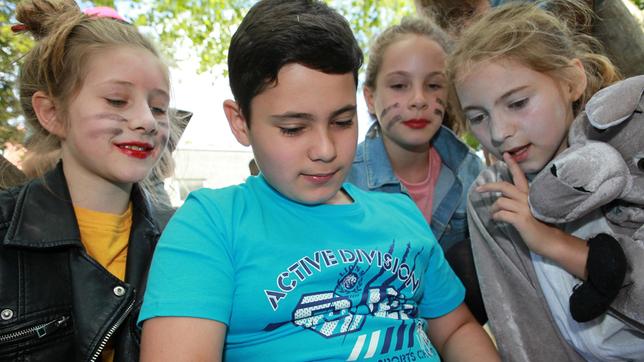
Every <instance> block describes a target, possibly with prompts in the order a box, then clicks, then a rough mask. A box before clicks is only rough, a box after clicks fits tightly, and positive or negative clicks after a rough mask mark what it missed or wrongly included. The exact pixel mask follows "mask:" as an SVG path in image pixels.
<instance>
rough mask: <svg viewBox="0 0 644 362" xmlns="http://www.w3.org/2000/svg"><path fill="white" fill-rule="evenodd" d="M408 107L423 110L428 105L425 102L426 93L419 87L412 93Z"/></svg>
mask: <svg viewBox="0 0 644 362" xmlns="http://www.w3.org/2000/svg"><path fill="white" fill-rule="evenodd" d="M409 106H410V108H412V109H416V110H423V109H425V108H427V107H428V106H429V104H428V102H427V95H426V94H425V92H424V91H423V89H421V88H418V87H417V88H415V89H414V91H413V93H412V98H411V101H410V103H409Z"/></svg>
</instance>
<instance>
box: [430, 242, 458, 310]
mask: <svg viewBox="0 0 644 362" xmlns="http://www.w3.org/2000/svg"><path fill="white" fill-rule="evenodd" d="M464 299H465V287H464V286H463V283H461V280H460V279H459V278H458V277H457V276H456V274H455V273H454V271H453V270H452V268H451V267H450V266H449V263H448V262H447V260H446V259H445V256H444V255H443V250H442V249H441V247H440V246H439V245H438V243H435V244H434V247H433V248H432V250H431V252H430V256H429V263H428V267H427V271H426V273H425V290H424V293H423V299H422V301H421V303H420V307H419V311H420V316H421V317H423V318H437V317H440V316H443V315H445V314H447V313H449V312H451V311H453V310H454V309H456V307H458V306H459V305H460V304H461V303H463V300H464Z"/></svg>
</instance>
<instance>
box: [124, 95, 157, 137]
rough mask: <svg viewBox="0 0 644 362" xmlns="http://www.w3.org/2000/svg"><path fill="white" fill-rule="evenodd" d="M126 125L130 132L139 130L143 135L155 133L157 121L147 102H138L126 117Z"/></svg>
mask: <svg viewBox="0 0 644 362" xmlns="http://www.w3.org/2000/svg"><path fill="white" fill-rule="evenodd" d="M128 125H129V127H130V129H132V130H140V131H143V133H146V134H147V133H152V134H154V133H156V131H157V126H158V125H157V120H156V118H155V117H154V114H153V111H152V109H151V107H150V105H149V104H147V102H140V104H138V105H137V106H136V107H133V109H132V111H131V112H130V114H129V115H128Z"/></svg>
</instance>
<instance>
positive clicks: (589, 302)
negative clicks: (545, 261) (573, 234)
mask: <svg viewBox="0 0 644 362" xmlns="http://www.w3.org/2000/svg"><path fill="white" fill-rule="evenodd" d="M626 266H627V261H626V256H625V255H624V251H623V250H622V247H621V246H620V245H619V243H618V242H617V240H615V238H613V237H612V236H610V235H608V234H599V235H597V236H595V237H593V238H591V239H590V240H588V260H587V261H586V270H587V271H588V278H587V279H586V281H585V282H583V283H582V284H580V285H577V286H575V288H574V289H573V293H572V295H571V296H570V314H571V315H572V318H573V319H574V320H576V321H577V322H588V321H591V320H593V319H595V318H597V317H599V316H601V315H602V314H604V313H605V312H606V310H607V309H608V306H610V304H611V303H612V302H613V300H614V299H615V297H617V293H619V290H620V289H621V287H622V283H623V282H624V278H625V277H626Z"/></svg>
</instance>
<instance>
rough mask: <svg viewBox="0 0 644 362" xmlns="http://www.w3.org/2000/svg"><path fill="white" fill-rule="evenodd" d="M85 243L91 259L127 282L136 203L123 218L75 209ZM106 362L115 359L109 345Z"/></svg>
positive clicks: (105, 357)
mask: <svg viewBox="0 0 644 362" xmlns="http://www.w3.org/2000/svg"><path fill="white" fill-rule="evenodd" d="M74 212H75V213H76V220H78V227H79V229H80V234H81V242H82V243H83V246H85V249H86V250H87V253H88V254H89V256H91V257H92V258H94V260H96V261H97V262H98V263H99V264H101V265H102V266H103V267H104V268H105V269H107V270H108V271H109V272H110V273H112V274H113V275H114V276H116V277H117V278H119V279H121V280H125V265H126V264H125V263H126V261H127V247H128V241H129V240H130V229H131V228H132V203H130V204H129V205H128V207H127V210H126V211H125V213H123V214H121V215H117V214H110V213H106V212H100V211H94V210H89V209H84V208H82V207H78V206H74ZM101 357H102V360H103V361H105V362H108V361H112V360H113V359H114V348H112V347H111V346H110V345H108V347H107V348H105V350H103V353H102V354H101Z"/></svg>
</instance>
